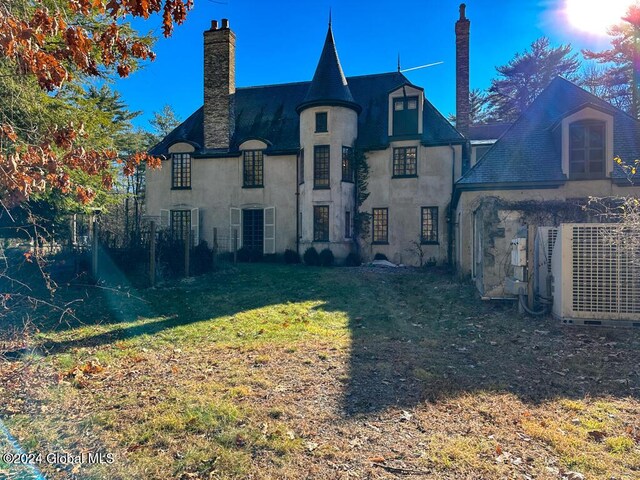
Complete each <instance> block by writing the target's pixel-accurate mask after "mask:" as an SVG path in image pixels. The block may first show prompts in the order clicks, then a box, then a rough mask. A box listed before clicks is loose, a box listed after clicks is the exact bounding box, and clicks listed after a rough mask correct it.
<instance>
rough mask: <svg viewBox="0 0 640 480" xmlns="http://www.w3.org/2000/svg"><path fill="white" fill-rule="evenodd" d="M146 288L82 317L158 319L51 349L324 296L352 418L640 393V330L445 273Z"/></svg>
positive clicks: (341, 273)
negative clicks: (486, 298) (566, 314)
mask: <svg viewBox="0 0 640 480" xmlns="http://www.w3.org/2000/svg"><path fill="white" fill-rule="evenodd" d="M138 294H139V295H141V296H142V297H143V299H144V302H141V301H140V300H137V299H134V298H127V297H126V296H123V295H121V294H116V293H114V292H113V291H109V290H105V291H98V292H93V295H92V296H91V302H90V303H89V302H87V303H85V305H84V306H83V307H82V308H81V309H80V310H79V311H78V315H79V316H80V317H82V320H83V321H84V322H87V323H90V322H94V321H99V322H101V323H104V324H109V323H111V324H117V323H119V322H123V321H124V322H127V321H132V320H135V319H137V318H139V317H144V318H151V319H152V320H148V321H146V322H145V323H144V324H142V325H134V326H124V325H123V326H122V327H117V325H114V328H112V330H110V331H109V332H106V333H98V334H95V335H93V336H88V337H83V338H80V339H69V340H61V341H57V342H56V341H49V342H45V343H44V344H43V345H42V347H43V348H44V349H45V350H46V351H48V352H50V353H60V352H65V351H68V350H71V349H74V348H79V347H96V346H100V345H105V344H110V343H112V342H114V341H117V340H125V339H130V338H135V337H139V336H141V335H154V334H158V333H160V332H163V331H165V330H168V329H171V328H174V327H178V326H183V325H191V324H195V323H198V322H202V321H208V320H210V319H212V318H218V317H224V316H230V315H234V314H237V313H241V312H246V311H249V310H252V309H257V308H260V307H264V306H269V305H278V304H286V303H287V302H292V303H295V302H301V301H319V302H322V304H321V305H320V306H318V307H316V308H317V309H318V310H322V311H326V312H344V313H345V314H346V315H347V316H348V318H349V324H348V329H349V334H350V336H351V348H350V351H349V358H348V362H349V365H348V372H349V373H348V380H347V382H346V385H345V387H344V392H343V398H342V409H343V413H344V415H346V416H353V415H359V414H365V413H371V412H376V411H380V410H383V409H385V408H388V407H391V406H396V407H401V408H410V407H412V406H414V405H416V404H418V403H420V402H425V401H435V400H438V399H445V398H448V397H452V396H458V395H460V394H463V393H465V392H469V393H472V392H477V391H503V392H510V393H512V394H514V395H516V396H518V397H519V398H520V399H522V400H523V401H525V402H530V403H539V402H543V401H545V400H548V399H553V398H556V397H564V398H583V397H585V396H593V397H597V396H615V397H634V398H639V397H640V369H639V368H638V365H640V338H639V335H638V333H639V332H637V331H629V330H623V331H613V330H605V329H595V328H582V329H581V328H576V327H573V328H562V327H560V326H559V325H557V324H556V322H554V321H553V320H551V319H544V320H532V319H523V318H520V317H518V316H517V315H516V314H515V312H514V309H513V308H512V307H511V306H504V305H503V306H495V305H490V304H487V303H482V302H481V301H479V300H478V299H477V297H476V295H475V292H474V291H473V288H472V287H471V286H469V285H467V284H462V283H459V282H458V281H456V280H455V279H453V278H451V277H447V276H444V275H438V274H433V273H424V272H415V271H371V270H368V269H337V268H336V269H315V268H308V267H304V266H295V267H288V266H282V265H243V266H240V267H239V268H238V271H237V272H235V273H228V274H214V275H211V276H206V277H202V278H199V279H194V280H193V281H192V282H191V283H188V284H183V283H177V284H176V285H175V287H174V288H167V289H158V290H145V291H142V292H138ZM19 353H20V352H6V353H5V354H4V355H5V357H8V358H9V357H12V356H13V357H15V356H17V355H19Z"/></svg>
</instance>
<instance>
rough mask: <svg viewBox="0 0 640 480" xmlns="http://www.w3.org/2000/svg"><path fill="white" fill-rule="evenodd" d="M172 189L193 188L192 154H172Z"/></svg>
mask: <svg viewBox="0 0 640 480" xmlns="http://www.w3.org/2000/svg"><path fill="white" fill-rule="evenodd" d="M171 188H175V189H180V188H191V154H189V153H173V154H171Z"/></svg>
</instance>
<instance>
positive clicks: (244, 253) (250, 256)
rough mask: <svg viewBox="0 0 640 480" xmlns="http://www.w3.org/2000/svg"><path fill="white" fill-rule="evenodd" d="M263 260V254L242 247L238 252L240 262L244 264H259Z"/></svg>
mask: <svg viewBox="0 0 640 480" xmlns="http://www.w3.org/2000/svg"><path fill="white" fill-rule="evenodd" d="M262 260H263V255H262V252H260V251H258V250H252V249H250V248H248V247H242V248H241V249H239V250H238V261H239V262H244V263H257V262H261V261H262Z"/></svg>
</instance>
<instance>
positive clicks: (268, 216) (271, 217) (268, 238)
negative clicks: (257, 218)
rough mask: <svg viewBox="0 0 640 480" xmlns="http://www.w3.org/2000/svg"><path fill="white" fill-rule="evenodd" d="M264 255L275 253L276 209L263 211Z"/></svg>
mask: <svg viewBox="0 0 640 480" xmlns="http://www.w3.org/2000/svg"><path fill="white" fill-rule="evenodd" d="M264 253H265V255H268V254H271V253H276V207H267V208H265V209H264Z"/></svg>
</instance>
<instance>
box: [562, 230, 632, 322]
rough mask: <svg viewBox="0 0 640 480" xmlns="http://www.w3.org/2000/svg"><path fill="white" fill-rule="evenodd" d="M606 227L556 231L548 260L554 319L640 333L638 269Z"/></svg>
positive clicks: (611, 231) (613, 231)
mask: <svg viewBox="0 0 640 480" xmlns="http://www.w3.org/2000/svg"><path fill="white" fill-rule="evenodd" d="M615 232H616V230H615V227H613V226H611V225H607V224H595V223H587V224H585V223H583V224H580V223H568V224H563V225H561V226H560V228H559V229H558V235H557V239H556V242H555V246H554V248H553V254H552V258H551V272H552V275H553V292H554V293H553V315H554V317H556V318H558V319H560V320H561V321H562V322H563V323H567V324H571V323H580V324H583V325H605V324H606V325H631V326H636V327H640V265H638V264H637V263H636V264H634V263H633V262H631V261H630V256H629V255H628V254H626V253H625V252H623V251H621V249H620V248H619V247H618V246H617V242H616V241H615V239H614V240H613V241H612V235H613V234H614V233H615Z"/></svg>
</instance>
